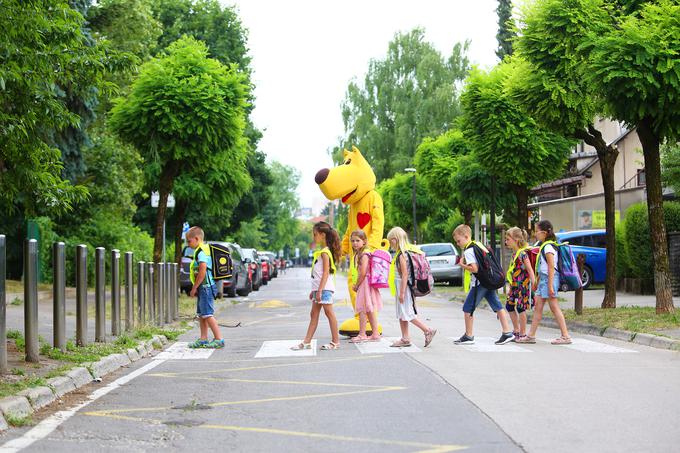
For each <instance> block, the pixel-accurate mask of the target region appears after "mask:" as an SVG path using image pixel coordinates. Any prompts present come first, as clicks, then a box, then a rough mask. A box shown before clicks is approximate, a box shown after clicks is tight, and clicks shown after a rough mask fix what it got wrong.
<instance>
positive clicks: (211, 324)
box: [201, 316, 222, 340]
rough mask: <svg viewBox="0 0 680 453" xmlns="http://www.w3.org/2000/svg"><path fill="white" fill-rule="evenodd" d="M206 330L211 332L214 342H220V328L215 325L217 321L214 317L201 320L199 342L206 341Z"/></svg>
mask: <svg viewBox="0 0 680 453" xmlns="http://www.w3.org/2000/svg"><path fill="white" fill-rule="evenodd" d="M208 328H210V330H212V334H213V337H214V338H215V340H221V339H222V334H221V333H220V326H219V324H217V320H216V319H215V317H214V316H210V317H208V318H201V340H207V339H208Z"/></svg>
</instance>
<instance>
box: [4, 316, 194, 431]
mask: <svg viewBox="0 0 680 453" xmlns="http://www.w3.org/2000/svg"><path fill="white" fill-rule="evenodd" d="M154 331H161V330H160V329H157V328H153V327H151V328H148V329H146V330H145V329H141V330H140V331H137V332H135V334H136V335H138V336H140V337H148V339H142V340H141V341H134V340H132V339H131V338H129V337H128V338H121V337H119V340H121V341H118V340H117V342H118V345H115V344H97V343H93V344H92V345H91V346H93V347H103V348H107V349H108V350H114V351H117V352H114V353H112V354H108V355H105V356H99V357H97V355H96V352H89V353H88V352H87V351H88V349H87V348H88V347H87V346H86V347H84V348H79V347H75V346H73V345H72V343H70V342H69V343H70V345H69V346H70V347H69V348H68V349H67V352H66V353H62V352H61V351H59V350H58V349H54V348H49V347H47V348H44V349H43V350H42V351H41V353H44V354H43V355H46V356H48V357H51V358H57V359H59V358H61V359H62V360H68V358H67V357H66V356H68V355H69V354H71V359H73V358H74V357H75V359H74V360H73V361H72V363H73V365H74V368H71V369H69V370H68V372H67V373H66V374H64V375H61V376H56V377H52V378H50V379H42V378H37V379H35V380H33V381H29V383H28V385H29V388H26V389H24V390H22V391H20V392H18V393H17V394H16V395H14V396H8V397H5V398H2V399H0V431H4V430H6V429H8V428H9V426H23V425H27V424H31V423H32V419H31V416H32V414H33V412H35V411H37V410H38V409H41V408H43V407H45V406H47V405H49V404H51V403H53V402H54V401H56V400H57V399H59V398H61V397H63V396H64V395H66V394H67V393H69V392H72V391H74V390H76V389H79V388H81V387H83V386H85V385H87V384H90V383H92V382H93V381H96V380H98V379H101V378H102V377H103V376H105V375H106V374H109V373H111V372H113V371H115V370H117V369H119V368H120V367H123V366H127V365H130V364H131V363H132V362H136V361H138V360H140V359H141V358H144V357H147V356H150V355H151V354H152V352H153V351H154V350H155V349H162V348H163V345H165V344H167V343H168V341H169V340H168V337H170V339H171V340H175V339H176V338H177V337H178V336H179V335H180V334H181V333H182V332H183V331H182V330H167V329H166V330H163V331H162V332H164V333H165V335H163V334H158V335H150V334H148V333H149V332H154ZM166 335H167V336H166ZM48 346H49V345H48ZM84 351H85V352H84ZM83 352H84V353H83ZM65 357H66V358H65ZM95 358H99V360H97V361H94V359H95ZM80 359H85V360H87V359H90V360H91V361H82V360H80ZM33 384H35V385H33Z"/></svg>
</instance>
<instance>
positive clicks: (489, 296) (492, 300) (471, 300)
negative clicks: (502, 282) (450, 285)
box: [463, 285, 503, 314]
mask: <svg viewBox="0 0 680 453" xmlns="http://www.w3.org/2000/svg"><path fill="white" fill-rule="evenodd" d="M482 299H486V301H487V302H488V303H489V307H491V309H492V310H493V311H494V313H496V312H498V311H501V310H502V309H503V305H502V304H501V300H500V299H499V298H498V293H497V292H496V290H493V289H486V288H484V287H483V286H482V285H477V286H473V287H472V288H470V291H469V292H468V294H467V297H466V298H465V302H464V303H463V312H464V313H470V314H472V313H474V311H475V309H476V308H477V305H479V303H480V302H481V301H482Z"/></svg>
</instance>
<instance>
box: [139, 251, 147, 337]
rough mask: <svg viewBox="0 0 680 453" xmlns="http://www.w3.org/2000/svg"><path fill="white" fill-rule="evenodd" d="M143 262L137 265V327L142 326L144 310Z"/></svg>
mask: <svg viewBox="0 0 680 453" xmlns="http://www.w3.org/2000/svg"><path fill="white" fill-rule="evenodd" d="M144 267H145V266H144V261H140V262H138V263H137V325H138V326H143V325H144V323H145V322H146V321H145V320H144V311H145V310H146V303H145V302H144V301H145V299H146V291H145V288H144Z"/></svg>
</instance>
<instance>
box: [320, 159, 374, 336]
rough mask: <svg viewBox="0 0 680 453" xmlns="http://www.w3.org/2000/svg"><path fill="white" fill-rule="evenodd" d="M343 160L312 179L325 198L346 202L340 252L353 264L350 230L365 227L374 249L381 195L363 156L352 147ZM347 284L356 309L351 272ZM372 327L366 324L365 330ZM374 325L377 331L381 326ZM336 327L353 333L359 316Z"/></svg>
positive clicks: (341, 331)
mask: <svg viewBox="0 0 680 453" xmlns="http://www.w3.org/2000/svg"><path fill="white" fill-rule="evenodd" d="M344 159H345V162H344V163H343V165H339V166H337V167H334V168H332V169H328V168H324V169H322V170H319V172H318V173H317V174H316V177H315V178H314V180H315V181H316V183H317V184H318V185H319V188H320V189H321V192H323V194H324V195H325V196H326V198H328V199H329V200H337V199H340V200H342V202H343V203H345V204H346V205H349V219H348V221H347V231H345V235H344V236H343V238H342V253H343V255H347V254H349V257H350V263H354V251H353V250H352V247H351V245H350V241H349V236H350V234H351V233H352V231H354V230H358V229H360V228H361V229H362V230H364V232H365V233H366V237H367V238H368V245H369V247H371V248H374V249H377V248H379V247H380V243H381V241H382V238H383V228H384V224H385V217H384V213H383V201H382V197H380V194H379V193H378V192H376V191H375V173H373V169H372V168H371V166H370V165H369V164H368V162H367V161H366V159H365V158H364V156H363V155H362V154H361V152H360V151H359V150H358V149H357V148H356V147H354V146H353V147H352V151H347V150H345V151H344ZM347 283H348V286H349V294H350V299H351V302H352V308H353V309H355V303H356V296H357V295H356V293H355V292H354V291H353V290H352V276H351V272H350V274H349V278H348V282H347ZM372 327H373V326H371V327H368V325H367V329H368V330H370V329H371V328H372ZM377 328H378V329H379V330H378V331H380V326H378V327H377ZM339 330H340V334H342V335H356V334H357V333H358V332H359V320H358V315H357V316H355V317H354V318H351V319H348V320H346V321H345V322H343V323H342V324H341V325H340V328H339Z"/></svg>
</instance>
